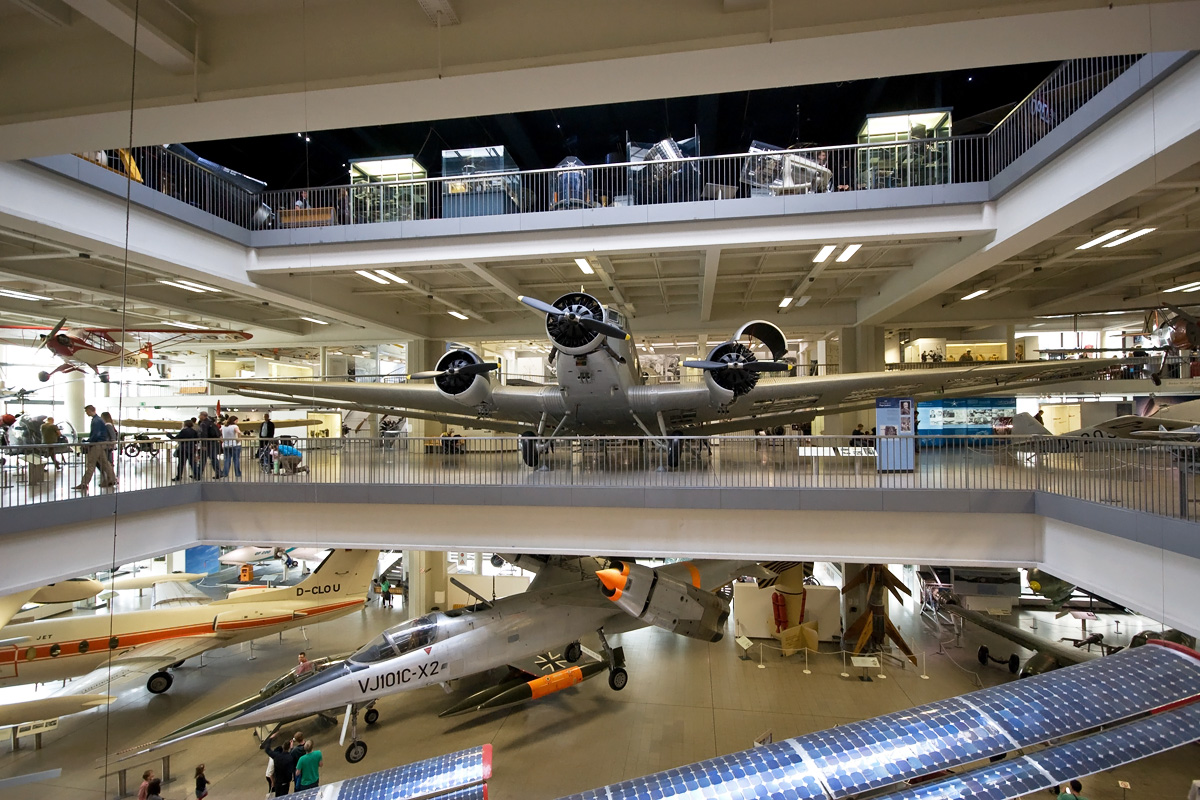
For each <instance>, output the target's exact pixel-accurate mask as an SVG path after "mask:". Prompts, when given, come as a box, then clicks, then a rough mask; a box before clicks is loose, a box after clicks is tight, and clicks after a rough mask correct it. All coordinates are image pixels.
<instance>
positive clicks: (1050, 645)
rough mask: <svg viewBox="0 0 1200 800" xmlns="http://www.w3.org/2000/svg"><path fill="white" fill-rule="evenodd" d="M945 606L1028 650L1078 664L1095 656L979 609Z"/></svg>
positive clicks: (967, 619)
mask: <svg viewBox="0 0 1200 800" xmlns="http://www.w3.org/2000/svg"><path fill="white" fill-rule="evenodd" d="M943 608H945V609H946V610H947V611H949V612H950V613H951V614H954V615H956V616H958V617H960V618H961V619H963V620H966V621H967V622H970V623H972V624H973V625H977V626H979V627H980V628H983V629H984V630H985V631H988V632H989V633H994V634H996V635H997V636H1001V637H1003V638H1005V639H1007V640H1008V641H1010V642H1012V643H1013V644H1015V645H1017V646H1018V647H1024V648H1025V649H1026V650H1033V651H1034V652H1035V653H1040V652H1043V651H1045V652H1053V653H1054V654H1055V655H1056V656H1057V657H1058V658H1059V660H1061V661H1067V662H1073V663H1076V664H1078V663H1080V662H1082V661H1086V660H1090V659H1091V658H1093V655H1092V654H1091V653H1089V652H1088V651H1086V650H1080V649H1078V648H1075V647H1067V646H1066V645H1060V644H1058V643H1057V642H1052V641H1050V640H1049V639H1045V638H1043V637H1041V636H1038V635H1036V634H1034V633H1032V632H1031V631H1027V630H1025V629H1024V628H1019V627H1017V626H1016V625H1009V624H1008V623H1005V622H1001V621H1000V620H998V619H993V618H992V617H990V616H988V615H987V614H980V613H979V612H978V611H971V610H969V609H966V608H963V607H962V606H955V605H947V606H943Z"/></svg>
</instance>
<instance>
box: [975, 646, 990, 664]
mask: <svg viewBox="0 0 1200 800" xmlns="http://www.w3.org/2000/svg"><path fill="white" fill-rule="evenodd" d="M977 657H978V658H979V663H980V664H983V665H984V666H985V667H986V666H987V663H988V649H987V645H986V644H981V645H979V653H978V654H977Z"/></svg>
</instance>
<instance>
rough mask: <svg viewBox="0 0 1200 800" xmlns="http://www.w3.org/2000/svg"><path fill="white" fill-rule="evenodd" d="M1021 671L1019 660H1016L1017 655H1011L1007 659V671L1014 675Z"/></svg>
mask: <svg viewBox="0 0 1200 800" xmlns="http://www.w3.org/2000/svg"><path fill="white" fill-rule="evenodd" d="M1020 669H1021V659H1019V658H1017V654H1016V653H1013V654H1012V655H1011V656H1009V657H1008V671H1009V672H1011V673H1012V674H1013V675H1016V674H1017V673H1018V672H1019V671H1020Z"/></svg>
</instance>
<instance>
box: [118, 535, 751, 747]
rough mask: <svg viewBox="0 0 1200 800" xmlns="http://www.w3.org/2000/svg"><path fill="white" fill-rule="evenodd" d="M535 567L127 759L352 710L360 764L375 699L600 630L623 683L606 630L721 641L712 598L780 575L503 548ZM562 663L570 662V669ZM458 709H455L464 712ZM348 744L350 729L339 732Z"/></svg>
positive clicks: (619, 658)
mask: <svg viewBox="0 0 1200 800" xmlns="http://www.w3.org/2000/svg"><path fill="white" fill-rule="evenodd" d="M505 558H506V559H508V560H509V561H510V562H512V563H514V564H517V565H518V566H520V567H522V568H524V569H528V570H531V571H535V572H536V573H537V575H536V577H535V578H534V579H533V581H532V582H531V583H530V585H529V589H528V590H527V591H525V592H522V593H521V594H516V595H512V596H510V597H503V598H500V599H498V600H495V601H488V600H485V599H483V598H482V597H480V596H479V595H476V598H477V599H479V600H480V601H481V602H480V603H479V604H477V605H475V606H471V607H469V608H463V609H455V610H453V611H446V612H435V613H432V614H427V615H426V616H423V617H419V618H416V619H411V620H408V621H407V622H403V623H401V624H399V625H396V626H395V627H392V628H389V629H387V630H386V631H384V632H383V633H381V634H380V635H379V636H378V637H376V638H375V639H373V640H372V641H370V642H369V643H367V644H366V645H365V646H363V647H362V648H360V649H359V650H358V651H357V652H356V653H354V654H353V655H351V656H350V657H349V658H347V659H346V660H345V661H342V662H338V663H332V664H329V665H328V666H327V667H325V668H324V669H321V670H320V671H318V672H317V674H315V675H310V676H309V677H307V678H306V679H303V680H299V681H296V682H295V683H294V684H293V685H289V686H287V688H284V689H282V691H275V692H273V693H270V694H267V695H265V696H264V697H263V698H262V699H261V700H258V699H256V702H250V703H248V704H247V703H238V704H236V705H234V706H231V707H230V708H229V709H227V710H226V712H227V713H218V714H213V715H210V716H208V717H205V718H204V719H203V720H199V721H198V722H197V723H194V724H192V725H189V726H187V727H184V728H181V729H179V730H177V731H175V732H173V733H171V734H169V735H168V736H167V737H166V738H164V739H163V740H161V741H159V742H156V743H154V744H153V745H150V746H148V747H147V748H144V749H141V750H139V751H137V753H131V754H130V756H132V755H135V754H140V753H144V752H147V751H148V750H150V749H157V748H159V747H163V746H167V745H170V744H174V743H175V742H178V741H181V740H183V739H187V738H190V737H192V736H199V735H201V734H206V733H215V732H217V731H222V730H229V729H231V728H241V727H250V726H258V725H266V724H268V723H273V722H278V723H281V724H282V723H284V722H288V721H291V720H295V719H299V718H302V717H306V716H309V715H311V714H317V713H320V712H324V711H330V710H335V709H343V708H344V709H346V710H347V712H349V719H347V720H346V724H348V725H349V726H350V727H351V733H350V737H351V740H352V741H351V744H350V746H349V747H348V748H347V750H346V760H347V761H349V762H350V763H357V762H358V761H361V760H362V759H363V757H364V756H366V753H367V746H366V744H365V743H364V742H362V741H359V740H358V738H357V721H358V712H359V710H360V709H362V708H363V707H366V708H367V709H368V710H367V713H366V721H367V723H368V724H371V723H373V722H375V721H376V720H377V719H378V718H379V712H378V710H376V709H375V708H373V707H372V706H373V705H374V703H375V701H377V700H378V699H379V698H381V697H384V696H386V695H390V694H393V693H395V692H402V691H408V690H410V689H419V688H421V687H424V686H432V685H434V684H446V683H448V682H449V681H452V680H455V679H457V678H463V677H466V676H469V675H474V674H477V673H481V672H485V671H487V670H491V669H495V668H497V667H502V666H504V665H506V664H508V665H514V666H518V668H519V669H521V670H522V671H525V672H534V673H536V672H537V671H538V669H537V668H536V667H533V668H527V667H525V666H523V664H524V662H526V661H529V662H533V661H534V660H535V659H536V658H537V656H538V655H539V654H542V653H545V652H546V651H547V650H549V649H550V648H556V647H563V645H564V644H565V645H567V646H566V648H565V657H566V660H567V661H569V662H575V661H578V660H579V658H580V656H581V655H582V653H583V647H582V645H581V644H580V643H579V639H580V637H582V636H585V635H587V634H590V633H592V632H593V631H594V632H596V633H598V634H599V637H600V647H601V649H602V650H603V652H604V659H605V660H606V661H607V662H608V663H607V666H608V673H609V676H608V683H609V686H610V687H611V688H612V689H613V690H614V691H619V690H621V689H623V688H624V687H625V684H626V683H627V681H628V680H629V676H628V674H627V673H626V671H625V669H624V666H623V665H624V658H623V654H622V652H621V648H616V649H613V648H611V647H609V645H608V641H607V639H606V635H610V634H615V633H622V632H625V631H631V630H636V629H638V628H642V627H645V626H646V625H655V626H658V627H660V628H664V629H665V630H669V631H672V632H674V633H678V634H681V635H683V636H688V637H691V638H694V639H701V640H703V641H712V642H715V641H717V640H719V639H720V638H721V637H722V635H723V634H724V632H725V621H726V619H727V618H728V616H729V602H728V601H727V600H725V599H724V598H723V597H721V596H719V595H717V594H714V592H715V590H716V589H719V588H720V587H722V586H724V585H725V584H727V583H729V582H730V581H731V580H733V579H734V578H736V577H738V576H739V575H744V574H745V575H754V576H756V577H770V576H773V574H774V573H771V572H770V571H769V570H766V569H765V568H763V567H760V566H759V565H758V564H757V563H755V562H753V561H695V562H679V563H674V564H668V565H665V566H661V567H656V568H650V567H647V566H644V565H641V564H635V563H632V562H621V561H604V560H599V559H595V558H575V557H565V556H528V555H522V556H511V557H510V556H505ZM564 671H565V670H564ZM457 709H458V707H457V706H456V710H457ZM342 735H343V740H344V737H345V727H343V731H342Z"/></svg>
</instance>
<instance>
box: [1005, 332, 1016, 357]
mask: <svg viewBox="0 0 1200 800" xmlns="http://www.w3.org/2000/svg"><path fill="white" fill-rule="evenodd" d="M1004 357H1005V358H1006V359H1008V360H1009V361H1012V360H1013V359H1015V358H1016V357H1017V326H1016V325H1005V326H1004Z"/></svg>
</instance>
